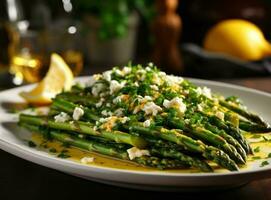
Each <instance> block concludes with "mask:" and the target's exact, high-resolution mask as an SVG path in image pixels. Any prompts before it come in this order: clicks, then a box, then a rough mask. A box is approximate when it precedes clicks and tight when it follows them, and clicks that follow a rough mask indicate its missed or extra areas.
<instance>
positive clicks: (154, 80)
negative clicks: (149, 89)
mask: <svg viewBox="0 0 271 200" xmlns="http://www.w3.org/2000/svg"><path fill="white" fill-rule="evenodd" d="M152 83H154V84H155V85H161V84H162V80H161V78H160V77H159V76H158V75H157V74H156V73H155V74H153V77H152Z"/></svg>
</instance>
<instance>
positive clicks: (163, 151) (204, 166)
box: [149, 148, 213, 172]
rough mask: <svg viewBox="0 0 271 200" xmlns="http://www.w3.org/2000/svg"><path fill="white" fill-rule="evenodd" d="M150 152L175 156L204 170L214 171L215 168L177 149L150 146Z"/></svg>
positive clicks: (164, 155) (170, 156)
mask: <svg viewBox="0 0 271 200" xmlns="http://www.w3.org/2000/svg"><path fill="white" fill-rule="evenodd" d="M149 151H150V153H151V154H152V155H157V156H163V157H169V158H175V159H178V160H181V161H182V162H183V163H186V164H188V165H190V166H192V167H195V168H196V169H200V170H201V171H203V172H212V171H213V169H212V168H211V167H210V166H209V165H208V164H207V163H206V162H204V161H203V160H200V159H198V158H195V157H191V156H188V155H185V154H184V153H181V152H179V151H176V150H175V149H166V148H150V150H149Z"/></svg>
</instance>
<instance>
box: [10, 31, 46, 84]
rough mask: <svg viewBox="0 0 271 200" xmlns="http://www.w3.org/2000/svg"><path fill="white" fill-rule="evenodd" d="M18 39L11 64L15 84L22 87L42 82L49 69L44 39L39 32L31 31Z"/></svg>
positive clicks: (25, 32) (22, 33) (21, 34)
mask: <svg viewBox="0 0 271 200" xmlns="http://www.w3.org/2000/svg"><path fill="white" fill-rule="evenodd" d="M17 38H18V39H17V41H16V43H15V48H14V49H15V50H14V53H13V55H12V56H11V63H10V73H11V74H12V75H13V83H14V84H16V85H21V84H22V83H34V82H38V81H40V80H41V78H42V77H43V75H44V71H45V70H46V68H47V67H48V63H46V60H47V59H46V58H45V48H44V40H43V38H42V37H41V35H40V34H39V32H36V31H30V30H26V31H24V32H21V33H19V34H18V37H17Z"/></svg>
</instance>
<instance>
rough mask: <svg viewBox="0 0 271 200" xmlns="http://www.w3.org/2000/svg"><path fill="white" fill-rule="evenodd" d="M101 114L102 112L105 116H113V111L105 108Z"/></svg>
mask: <svg viewBox="0 0 271 200" xmlns="http://www.w3.org/2000/svg"><path fill="white" fill-rule="evenodd" d="M101 114H102V115H103V116H112V112H111V111H107V110H103V111H102V112H101Z"/></svg>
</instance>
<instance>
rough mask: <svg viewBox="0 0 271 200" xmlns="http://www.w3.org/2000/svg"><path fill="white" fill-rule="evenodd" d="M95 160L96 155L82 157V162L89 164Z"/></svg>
mask: <svg viewBox="0 0 271 200" xmlns="http://www.w3.org/2000/svg"><path fill="white" fill-rule="evenodd" d="M93 161H94V157H88V156H86V157H83V158H81V160H80V162H81V163H83V164H88V163H92V162H93Z"/></svg>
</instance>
